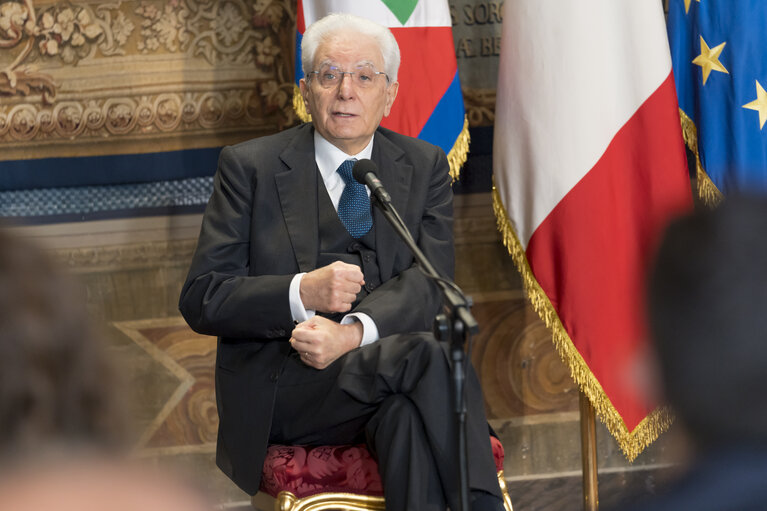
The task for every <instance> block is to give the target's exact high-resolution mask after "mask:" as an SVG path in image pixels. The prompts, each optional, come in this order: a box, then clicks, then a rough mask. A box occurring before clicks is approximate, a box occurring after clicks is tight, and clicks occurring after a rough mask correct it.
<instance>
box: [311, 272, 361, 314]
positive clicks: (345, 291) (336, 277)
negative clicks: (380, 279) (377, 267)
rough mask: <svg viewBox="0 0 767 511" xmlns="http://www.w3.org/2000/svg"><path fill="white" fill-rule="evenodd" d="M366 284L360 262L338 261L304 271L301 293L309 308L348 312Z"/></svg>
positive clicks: (320, 310) (322, 310)
mask: <svg viewBox="0 0 767 511" xmlns="http://www.w3.org/2000/svg"><path fill="white" fill-rule="evenodd" d="M364 285H365V278H364V276H363V275H362V270H360V268H359V266H355V265H353V264H347V263H343V262H341V261H336V262H334V263H331V264H329V265H327V266H323V267H322V268H317V269H316V270H314V271H310V272H309V273H307V274H306V275H304V277H303V278H302V279H301V286H300V288H299V293H300V296H301V301H302V302H303V304H304V307H305V308H307V309H312V310H316V311H319V312H348V311H350V310H351V308H352V303H354V300H355V299H356V298H357V293H359V292H360V289H362V286H364Z"/></svg>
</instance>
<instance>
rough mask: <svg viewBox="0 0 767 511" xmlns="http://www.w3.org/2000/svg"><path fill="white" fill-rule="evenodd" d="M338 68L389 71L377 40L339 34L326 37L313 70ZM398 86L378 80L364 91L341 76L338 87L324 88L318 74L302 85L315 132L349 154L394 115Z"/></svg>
mask: <svg viewBox="0 0 767 511" xmlns="http://www.w3.org/2000/svg"><path fill="white" fill-rule="evenodd" d="M323 65H325V66H328V65H330V66H334V67H336V68H338V69H340V70H341V71H351V72H355V71H357V69H358V67H359V66H361V65H372V66H373V68H375V70H376V71H383V70H384V61H383V56H382V55H381V50H380V49H379V48H378V44H377V42H376V40H375V39H373V38H372V37H370V36H366V35H364V34H360V33H357V32H339V33H338V34H333V35H332V36H330V37H328V38H326V39H325V40H324V41H323V42H322V43H320V46H319V47H318V48H317V52H316V53H315V55H314V64H313V70H315V71H319V70H320V69H321V68H322V66H323ZM398 86H399V84H397V83H396V82H395V83H392V84H389V83H388V82H387V80H386V77H385V76H383V75H376V76H374V77H373V80H372V82H371V84H370V85H368V86H367V87H361V86H359V84H358V83H356V76H350V75H347V74H342V75H340V81H339V83H338V84H337V85H335V86H333V87H329V88H326V87H323V86H322V84H321V83H320V80H319V77H318V75H316V74H312V75H308V80H307V78H303V79H302V80H301V81H300V87H301V95H302V96H303V98H304V103H305V104H306V108H307V110H308V111H309V113H310V114H311V115H312V121H313V122H314V127H315V129H316V130H317V131H318V132H319V133H320V135H322V136H323V137H325V139H327V140H328V141H329V142H330V143H331V144H333V145H335V146H336V147H338V148H339V149H341V150H342V151H344V152H345V153H346V154H356V153H358V152H360V151H361V150H362V149H364V148H365V146H366V145H367V144H368V142H369V141H370V137H372V136H373V133H374V132H375V130H376V128H377V127H378V125H379V124H380V122H381V119H382V118H383V117H384V116H385V115H389V111H390V110H391V106H392V104H393V103H394V98H395V97H396V96H397V88H398Z"/></svg>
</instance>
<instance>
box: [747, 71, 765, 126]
mask: <svg viewBox="0 0 767 511" xmlns="http://www.w3.org/2000/svg"><path fill="white" fill-rule="evenodd" d="M743 108H748V109H749V110H756V111H757V112H759V129H760V130H761V129H762V128H763V127H764V122H765V121H767V92H765V91H764V89H763V88H762V85H761V84H760V83H759V80H756V99H755V100H753V101H752V102H751V103H746V104H745V105H743Z"/></svg>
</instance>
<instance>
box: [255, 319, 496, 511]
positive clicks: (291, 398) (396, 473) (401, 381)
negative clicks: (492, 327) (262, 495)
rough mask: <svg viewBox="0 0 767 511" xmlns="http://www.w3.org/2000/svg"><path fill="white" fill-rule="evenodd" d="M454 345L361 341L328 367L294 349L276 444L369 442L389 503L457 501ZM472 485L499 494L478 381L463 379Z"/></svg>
mask: <svg viewBox="0 0 767 511" xmlns="http://www.w3.org/2000/svg"><path fill="white" fill-rule="evenodd" d="M450 382H451V377H450V364H449V353H448V346H447V345H446V343H441V342H439V341H437V340H436V339H435V338H434V336H433V335H431V334H430V333H415V334H400V335H394V336H390V337H386V338H383V339H380V340H379V341H378V342H375V343H373V344H370V345H367V346H364V347H361V348H357V349H355V350H353V351H351V352H349V353H347V354H346V355H344V356H343V357H341V358H339V359H338V360H336V361H335V362H334V363H333V364H331V365H330V366H329V367H327V368H326V369H324V370H317V369H314V368H311V367H309V366H306V365H305V364H303V363H302V362H301V360H300V359H299V356H298V353H295V352H291V354H290V355H289V358H288V360H287V361H286V363H285V366H284V369H283V371H282V374H281V375H280V377H279V380H278V387H277V398H276V403H275V409H274V413H273V418H272V428H271V433H270V439H269V441H270V443H280V444H294V445H323V444H324V445H342V444H350V443H356V442H359V441H363V440H364V441H366V442H367V445H368V447H369V448H370V450H371V451H372V452H373V454H374V455H375V456H376V457H377V459H378V464H379V472H380V474H381V478H382V481H383V486H384V496H385V498H386V503H387V509H389V510H395V511H400V510H403V511H404V510H419V511H431V510H434V511H444V510H445V509H446V507H447V506H450V507H451V508H452V509H458V507H459V505H458V504H459V489H458V475H459V466H458V456H457V446H456V434H457V433H456V424H455V419H454V411H453V400H452V391H451V384H450ZM466 401H467V407H468V409H467V411H468V413H467V418H466V432H467V446H468V453H469V456H468V457H469V460H468V468H469V486H470V488H471V489H472V490H484V491H486V492H488V493H491V494H494V495H496V496H498V497H500V496H501V492H500V488H499V486H498V480H497V476H496V470H495V463H494V461H493V456H492V451H491V447H490V441H489V434H488V431H489V429H488V425H487V420H486V417H485V412H484V406H483V398H482V392H481V389H480V386H479V380H478V379H477V377H476V374H475V373H474V371H473V369H472V368H471V364H468V375H467V380H466Z"/></svg>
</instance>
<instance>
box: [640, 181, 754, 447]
mask: <svg viewBox="0 0 767 511" xmlns="http://www.w3.org/2000/svg"><path fill="white" fill-rule="evenodd" d="M649 314H650V328H651V333H652V335H653V337H654V341H655V347H656V351H657V355H658V360H659V364H660V369H661V372H662V377H663V378H662V379H663V388H664V391H665V393H666V397H667V399H668V401H669V402H670V404H671V405H672V407H673V408H674V410H675V412H676V414H677V418H678V419H681V421H682V422H683V423H684V425H685V426H686V428H687V429H688V432H689V433H690V435H691V437H692V439H693V441H694V442H695V443H696V444H697V446H698V447H699V448H702V449H707V448H711V447H714V446H722V445H726V444H734V443H740V444H743V443H745V444H750V445H753V444H755V443H756V444H761V445H767V392H765V382H766V381H767V379H766V377H767V199H765V198H756V197H745V196H744V197H735V196H728V198H727V199H726V200H725V201H724V203H722V204H721V205H720V206H719V207H718V208H716V209H713V210H708V209H707V210H703V211H699V212H696V213H694V214H692V215H690V216H687V217H684V218H681V219H679V220H677V221H676V222H674V223H673V224H672V225H671V226H670V227H669V229H668V231H667V233H666V235H665V238H664V240H663V242H662V244H661V247H660V250H659V253H658V256H657V260H656V265H655V268H654V271H653V272H652V273H651V276H650V287H649Z"/></svg>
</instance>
